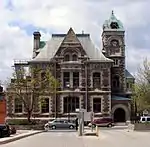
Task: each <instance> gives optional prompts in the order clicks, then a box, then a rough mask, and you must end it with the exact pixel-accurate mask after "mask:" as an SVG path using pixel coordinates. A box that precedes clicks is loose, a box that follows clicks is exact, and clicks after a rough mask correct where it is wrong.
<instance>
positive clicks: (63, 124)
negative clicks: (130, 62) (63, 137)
mask: <svg viewBox="0 0 150 147" xmlns="http://www.w3.org/2000/svg"><path fill="white" fill-rule="evenodd" d="M44 128H45V130H48V129H56V128H59V129H65V128H67V129H74V128H75V124H74V123H71V122H68V121H66V120H53V121H50V122H48V123H46V124H45V126H44Z"/></svg>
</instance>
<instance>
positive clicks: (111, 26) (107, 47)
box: [102, 11, 126, 95]
mask: <svg viewBox="0 0 150 147" xmlns="http://www.w3.org/2000/svg"><path fill="white" fill-rule="evenodd" d="M124 33H125V31H124V28H123V24H122V23H121V21H120V20H118V19H117V18H116V16H115V15H114V12H113V11H112V14H111V16H110V18H109V19H108V20H106V21H105V22H104V24H103V33H102V44H103V49H102V52H103V54H104V55H105V56H106V57H107V58H110V59H112V60H113V61H114V64H113V67H112V69H111V89H112V94H115V95H116V94H117V95H123V94H124V92H125V85H126V84H125V41H124Z"/></svg>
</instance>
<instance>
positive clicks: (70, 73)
mask: <svg viewBox="0 0 150 147" xmlns="http://www.w3.org/2000/svg"><path fill="white" fill-rule="evenodd" d="M33 36H34V47H33V58H32V59H31V60H30V61H26V62H15V63H14V65H15V67H16V68H18V67H20V66H24V67H26V66H29V65H31V64H34V65H38V64H40V65H42V66H43V67H44V66H45V65H50V66H51V72H52V74H53V75H54V77H55V78H56V79H57V80H59V82H60V83H61V86H60V87H59V88H58V90H57V94H55V96H50V95H46V96H44V95H43V97H45V105H44V106H40V105H37V106H36V107H38V109H36V112H33V115H34V114H35V117H51V116H57V117H64V116H68V117H72V116H76V109H77V108H79V109H85V110H86V111H88V112H94V116H95V117H97V116H112V117H113V118H114V120H115V121H118V122H123V121H126V120H129V119H130V112H131V105H130V97H131V94H132V93H131V87H132V84H133V83H134V77H133V76H132V75H131V74H130V73H129V72H128V70H127V69H126V66H125V30H124V27H123V24H122V23H121V22H120V21H119V20H118V19H117V18H116V17H115V15H114V14H113V12H112V14H111V16H110V18H109V19H108V20H106V21H105V22H104V24H103V32H102V49H98V48H96V46H95V45H94V44H93V42H92V40H91V38H90V34H86V33H81V34H76V33H75V32H74V31H73V29H72V28H70V29H69V31H68V32H67V34H52V37H51V39H50V40H48V41H42V40H41V39H40V37H41V35H40V33H39V32H34V34H33ZM39 74H41V73H39ZM41 76H42V74H41ZM8 99H9V98H8ZM7 110H8V116H9V115H11V116H13V117H15V116H18V114H19V116H24V110H23V105H22V104H21V103H18V102H15V98H11V99H9V102H8V103H7Z"/></svg>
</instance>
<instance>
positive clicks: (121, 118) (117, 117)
mask: <svg viewBox="0 0 150 147" xmlns="http://www.w3.org/2000/svg"><path fill="white" fill-rule="evenodd" d="M125 121H126V114H125V111H124V109H122V108H117V109H116V110H115V112H114V122H125Z"/></svg>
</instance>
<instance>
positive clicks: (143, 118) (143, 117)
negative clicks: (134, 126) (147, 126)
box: [140, 116, 150, 123]
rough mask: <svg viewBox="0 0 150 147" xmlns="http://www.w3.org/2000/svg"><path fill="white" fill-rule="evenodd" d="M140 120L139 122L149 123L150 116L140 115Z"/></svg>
mask: <svg viewBox="0 0 150 147" xmlns="http://www.w3.org/2000/svg"><path fill="white" fill-rule="evenodd" d="M140 122H141V123H146V122H148V123H150V116H141V118H140Z"/></svg>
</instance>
